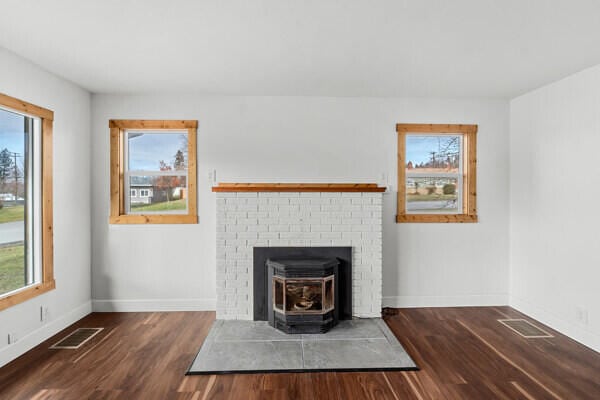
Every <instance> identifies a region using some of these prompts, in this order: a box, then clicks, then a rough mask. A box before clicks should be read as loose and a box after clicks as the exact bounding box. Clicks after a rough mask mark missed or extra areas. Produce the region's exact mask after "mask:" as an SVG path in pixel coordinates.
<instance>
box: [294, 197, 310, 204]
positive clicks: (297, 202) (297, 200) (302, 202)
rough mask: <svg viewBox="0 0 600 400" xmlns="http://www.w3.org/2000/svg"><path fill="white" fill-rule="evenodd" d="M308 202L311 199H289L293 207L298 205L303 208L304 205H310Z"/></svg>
mask: <svg viewBox="0 0 600 400" xmlns="http://www.w3.org/2000/svg"><path fill="white" fill-rule="evenodd" d="M310 201H311V199H307V198H303V197H302V198H301V197H298V198H291V199H290V204H293V205H295V204H299V205H303V206H304V205H308V204H310Z"/></svg>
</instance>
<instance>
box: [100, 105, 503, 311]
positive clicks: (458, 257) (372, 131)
mask: <svg viewBox="0 0 600 400" xmlns="http://www.w3.org/2000/svg"><path fill="white" fill-rule="evenodd" d="M92 109H93V116H92V136H93V137H92V165H93V168H92V182H93V185H92V242H93V246H92V247H93V248H92V297H93V299H94V307H95V309H97V310H144V309H148V310H157V309H163V310H165V309H214V308H215V296H216V295H215V281H216V276H215V271H216V267H215V260H216V221H215V214H216V210H215V207H216V198H215V195H214V193H212V192H211V186H212V184H213V182H212V181H211V180H210V179H209V173H210V172H212V171H213V170H216V172H217V180H219V181H288V182H289V181H292V182H293V181H321V182H327V181H332V182H333V181H342V182H344V181H359V182H378V183H382V184H386V185H388V184H391V185H392V186H393V187H392V189H393V191H395V190H396V184H395V182H396V133H395V124H396V123H398V122H426V123H469V124H471V123H474V124H478V125H479V133H478V207H479V218H480V222H479V223H476V224H396V223H395V222H394V216H395V214H396V196H395V193H391V194H386V195H384V196H383V198H384V200H383V203H384V204H383V221H384V226H383V296H384V299H383V301H384V305H389V306H436V305H438V306H449V305H489V304H506V303H507V301H508V120H509V117H508V102H507V101H503V100H486V99H474V100H436V99H420V98H406V99H393V98H379V99H375V98H325V97H234V96H231V97H218V96H200V95H193V94H188V95H174V94H173V95H166V94H165V95H143V96H126V95H93V96H92ZM113 118H121V119H138V118H147V119H179V118H181V119H196V120H198V122H199V128H198V178H199V179H198V210H199V218H200V223H199V224H198V225H149V226H148V225H146V226H144V225H109V223H108V215H109V130H108V120H109V119H113Z"/></svg>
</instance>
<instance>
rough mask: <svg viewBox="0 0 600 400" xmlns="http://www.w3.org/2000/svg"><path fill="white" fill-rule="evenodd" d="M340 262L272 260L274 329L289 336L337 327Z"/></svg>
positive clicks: (270, 264) (268, 262) (270, 267)
mask: <svg viewBox="0 0 600 400" xmlns="http://www.w3.org/2000/svg"><path fill="white" fill-rule="evenodd" d="M338 264H339V262H338V261H337V259H323V258H312V259H269V260H267V266H268V267H269V269H270V275H271V277H272V288H271V290H272V292H271V297H272V301H273V303H272V312H273V314H274V315H273V318H272V320H273V323H274V326H275V327H276V328H278V329H280V330H282V331H284V332H286V333H323V332H326V331H328V330H329V329H331V328H332V327H333V326H334V325H335V324H336V323H337V313H336V312H335V305H336V304H335V303H336V301H335V299H336V293H335V277H336V273H337V268H338Z"/></svg>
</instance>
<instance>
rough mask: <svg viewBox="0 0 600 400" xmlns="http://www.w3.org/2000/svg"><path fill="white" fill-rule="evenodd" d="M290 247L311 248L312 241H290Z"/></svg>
mask: <svg viewBox="0 0 600 400" xmlns="http://www.w3.org/2000/svg"><path fill="white" fill-rule="evenodd" d="M290 246H302V247H305V246H310V240H307V239H290Z"/></svg>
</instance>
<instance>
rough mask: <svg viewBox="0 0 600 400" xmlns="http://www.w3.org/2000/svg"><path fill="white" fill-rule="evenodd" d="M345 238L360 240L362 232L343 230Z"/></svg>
mask: <svg viewBox="0 0 600 400" xmlns="http://www.w3.org/2000/svg"><path fill="white" fill-rule="evenodd" d="M342 238H343V239H350V240H360V239H361V238H362V234H361V233H360V232H342Z"/></svg>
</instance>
